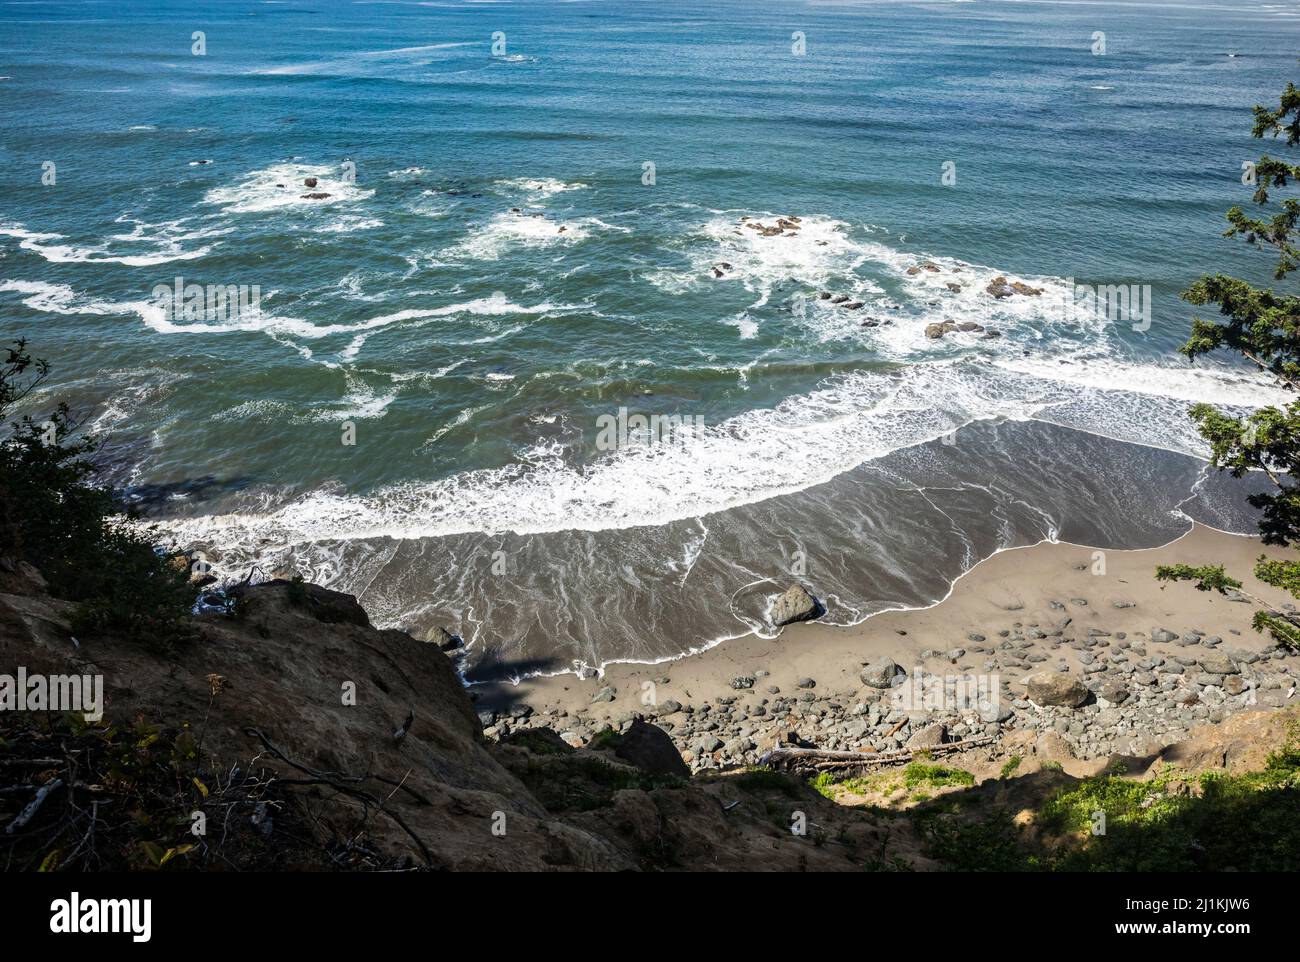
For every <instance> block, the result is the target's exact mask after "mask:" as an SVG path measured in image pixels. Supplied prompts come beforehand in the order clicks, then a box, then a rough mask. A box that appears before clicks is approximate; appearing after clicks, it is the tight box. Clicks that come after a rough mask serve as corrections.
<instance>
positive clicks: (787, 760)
mask: <svg viewBox="0 0 1300 962" xmlns="http://www.w3.org/2000/svg"><path fill="white" fill-rule="evenodd" d="M994 737H995V736H993V735H980V736H978V737H976V738H967V739H966V740H964V741H960V742H945V743H942V744H939V745H933V746H930V747H929V748H902V749H899V750H897V751H892V752H840V751H829V750H826V749H821V748H774V749H773V750H772V751H770V752H768V753H767V754H766V755H764V756H763V757H762V758H761V759H759V762H758V763H759V764H760V765H767V766H768V767H770V768H775V769H780V770H781V771H829V770H831V769H836V768H859V767H874V766H876V765H896V764H898V763H899V762H907V761H911V760H912V759H913V758H914V757H915V756H916V755H918V754H920V753H922V752H924V753H927V754H929V755H932V756H933V755H948V754H951V753H952V752H960V751H965V750H966V749H967V748H974V747H976V746H978V745H987V744H988V743H989V742H991V741H993V739H994Z"/></svg>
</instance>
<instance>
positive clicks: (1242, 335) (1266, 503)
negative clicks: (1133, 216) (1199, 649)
mask: <svg viewBox="0 0 1300 962" xmlns="http://www.w3.org/2000/svg"><path fill="white" fill-rule="evenodd" d="M1251 135H1252V136H1253V137H1255V138H1256V139H1262V138H1265V137H1271V138H1273V139H1274V140H1278V139H1281V140H1283V141H1284V143H1285V145H1286V146H1287V147H1288V148H1295V147H1296V146H1297V145H1300V90H1297V89H1296V86H1295V84H1294V83H1288V84H1287V85H1286V89H1285V90H1284V91H1283V92H1282V96H1281V98H1280V99H1279V101H1278V105H1277V107H1276V108H1270V107H1266V106H1264V105H1263V104H1257V105H1256V106H1255V123H1254V126H1253V127H1252V129H1251ZM1254 174H1255V191H1254V194H1253V196H1252V197H1251V201H1252V202H1253V203H1254V204H1255V205H1256V207H1257V208H1258V209H1259V213H1258V214H1256V215H1252V214H1248V213H1247V212H1246V211H1244V210H1243V209H1242V208H1241V207H1233V208H1232V209H1231V210H1229V211H1228V214H1227V219H1228V229H1227V230H1226V231H1224V236H1225V237H1240V238H1242V239H1243V240H1245V242H1246V243H1247V244H1248V245H1250V246H1252V247H1263V248H1265V249H1267V250H1269V252H1270V253H1271V254H1272V255H1273V256H1275V257H1276V258H1277V260H1276V262H1275V264H1274V266H1273V279H1274V280H1275V281H1279V282H1280V281H1285V280H1286V279H1287V277H1288V275H1290V273H1291V272H1292V271H1294V270H1295V269H1296V268H1297V267H1300V247H1297V242H1296V237H1295V233H1296V229H1297V226H1298V225H1300V200H1297V199H1296V198H1294V197H1287V198H1285V199H1283V200H1281V201H1280V202H1276V201H1275V198H1274V197H1273V193H1274V192H1275V191H1280V190H1284V189H1288V188H1294V186H1295V182H1296V181H1297V180H1300V166H1297V165H1295V164H1291V163H1288V162H1287V161H1285V160H1280V159H1278V158H1276V157H1270V156H1269V155H1268V154H1265V155H1264V156H1262V157H1261V158H1260V159H1259V160H1258V161H1256V162H1255V164H1254ZM1183 297H1184V298H1185V299H1186V300H1187V301H1189V302H1190V303H1192V304H1195V305H1197V306H1200V307H1204V306H1209V305H1213V306H1216V307H1218V309H1219V319H1218V320H1205V319H1203V318H1195V319H1194V320H1193V321H1192V332H1191V337H1190V338H1189V339H1188V340H1187V343H1185V344H1184V345H1183V346H1182V348H1181V349H1180V350H1181V351H1182V353H1183V354H1185V355H1186V356H1187V357H1188V358H1189V359H1190V360H1193V361H1195V360H1196V359H1197V358H1198V357H1201V356H1203V355H1205V354H1209V353H1211V352H1213V351H1217V350H1220V349H1227V350H1231V351H1235V352H1236V353H1238V354H1240V355H1241V356H1242V357H1244V358H1246V359H1247V360H1249V361H1251V362H1252V363H1254V364H1255V365H1257V366H1258V367H1259V368H1260V369H1261V370H1263V371H1267V372H1268V373H1270V374H1273V375H1274V376H1276V377H1277V379H1278V381H1279V382H1280V383H1281V384H1282V385H1283V386H1285V387H1286V388H1288V389H1290V390H1295V389H1296V388H1297V387H1300V297H1298V296H1297V295H1296V294H1295V293H1294V292H1293V291H1275V290H1273V289H1272V288H1259V287H1256V286H1255V285H1253V284H1251V283H1250V282H1248V281H1244V280H1241V279H1240V278H1236V277H1229V276H1227V275H1225V274H1213V275H1207V276H1204V277H1202V278H1200V280H1198V281H1196V282H1195V283H1194V284H1192V286H1191V287H1190V288H1188V289H1187V290H1186V291H1185V292H1184V293H1183ZM1189 413H1190V415H1191V417H1192V420H1193V421H1195V422H1196V425H1197V429H1198V430H1199V431H1200V434H1201V436H1202V437H1203V438H1205V440H1206V441H1207V442H1208V443H1209V445H1210V464H1211V465H1213V466H1214V467H1216V468H1218V469H1219V470H1221V471H1228V472H1230V473H1231V474H1232V475H1233V476H1234V477H1238V478H1240V477H1243V476H1244V475H1245V474H1246V473H1247V472H1249V471H1258V472H1262V473H1263V475H1264V476H1265V477H1267V478H1268V480H1269V482H1270V484H1271V488H1270V489H1269V490H1267V491H1262V492H1259V493H1256V494H1253V495H1251V496H1250V497H1249V498H1248V499H1247V500H1248V502H1249V503H1250V504H1251V506H1252V507H1254V508H1256V509H1258V510H1259V511H1260V513H1261V517H1260V522H1259V529H1260V534H1261V535H1262V537H1263V541H1264V543H1265V544H1270V545H1282V546H1287V545H1291V544H1294V543H1296V542H1298V541H1300V486H1297V484H1296V481H1295V479H1296V478H1297V477H1300V470H1298V469H1300V399H1297V400H1295V401H1292V402H1290V403H1289V404H1287V405H1286V406H1285V407H1282V408H1278V407H1273V406H1269V407H1264V408H1260V409H1259V410H1257V411H1254V412H1252V413H1250V414H1248V415H1246V416H1245V417H1237V416H1235V415H1233V414H1231V413H1228V412H1225V411H1222V410H1220V409H1219V408H1216V407H1214V405H1212V404H1196V405H1193V407H1192V408H1191V410H1190V412H1189ZM1255 576H1256V577H1257V578H1259V579H1260V580H1261V581H1263V582H1265V583H1267V584H1271V585H1275V586H1276V587H1279V588H1284V589H1286V590H1287V591H1289V592H1290V593H1291V594H1292V595H1293V596H1295V597H1300V563H1297V562H1293V561H1277V560H1269V559H1267V558H1263V557H1261V558H1260V559H1259V562H1258V563H1257V564H1256V566H1255ZM1156 577H1157V578H1159V579H1161V580H1162V581H1192V582H1194V583H1195V584H1196V587H1197V588H1198V589H1200V590H1202V591H1210V590H1215V591H1219V592H1222V593H1226V592H1227V591H1229V590H1238V589H1240V588H1241V583H1240V582H1238V581H1236V580H1234V579H1232V578H1230V577H1229V576H1228V575H1227V574H1226V573H1225V572H1224V570H1223V567H1222V566H1217V567H1215V566H1207V567H1202V568H1193V567H1191V566H1189V565H1173V566H1164V567H1161V568H1159V569H1157V572H1156ZM1253 600H1256V601H1258V599H1253ZM1260 604H1261V605H1263V609H1264V610H1261V611H1259V612H1258V613H1257V614H1256V616H1255V622H1254V626H1255V630H1256V631H1268V632H1270V633H1271V634H1272V635H1273V637H1274V638H1275V639H1277V640H1278V642H1280V643H1282V644H1288V645H1292V646H1295V647H1300V623H1298V622H1297V620H1296V618H1295V616H1294V615H1293V614H1292V613H1291V612H1287V611H1281V610H1279V609H1276V608H1274V607H1272V606H1270V605H1266V604H1264V603H1263V602H1260Z"/></svg>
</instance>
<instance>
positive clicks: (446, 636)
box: [424, 628, 465, 651]
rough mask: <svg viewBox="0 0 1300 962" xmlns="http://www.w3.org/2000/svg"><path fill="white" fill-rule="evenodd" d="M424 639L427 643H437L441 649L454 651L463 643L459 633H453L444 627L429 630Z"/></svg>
mask: <svg viewBox="0 0 1300 962" xmlns="http://www.w3.org/2000/svg"><path fill="white" fill-rule="evenodd" d="M424 640H425V641H427V642H429V644H432V645H437V646H438V647H439V648H440V649H441V650H443V651H455V650H456V649H457V648H460V647H461V646H462V645H464V644H465V642H464V641H462V640H461V639H460V636H459V635H453V634H452V633H451V632H450V631H448V630H447V629H446V628H434V629H433V630H432V631H430V632H429V637H427V638H426V639H424Z"/></svg>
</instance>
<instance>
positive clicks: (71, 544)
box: [0, 340, 194, 650]
mask: <svg viewBox="0 0 1300 962" xmlns="http://www.w3.org/2000/svg"><path fill="white" fill-rule="evenodd" d="M49 371H50V368H49V365H48V364H47V363H46V362H45V361H43V360H39V359H35V358H33V357H32V356H31V354H29V353H28V352H27V345H26V342H25V341H22V340H19V341H16V342H14V344H13V345H12V346H11V347H8V348H5V349H3V357H0V556H3V557H9V558H16V559H21V560H23V561H27V562H29V563H30V564H32V565H34V566H35V567H36V568H37V569H38V570H39V571H40V572H41V574H42V575H44V577H45V579H46V580H47V581H48V582H49V585H50V592H51V593H52V594H54V595H55V596H56V597H59V598H63V599H65V600H68V601H75V602H79V603H80V605H79V608H78V611H77V614H76V617H75V618H74V630H76V631H78V632H80V633H98V632H111V633H114V634H117V635H119V636H122V637H126V638H128V639H131V640H135V641H140V642H143V643H145V644H148V645H149V646H151V647H153V648H156V649H163V650H170V649H171V648H173V647H174V646H175V645H176V644H178V643H180V642H183V641H186V640H188V639H189V638H191V637H192V628H191V627H190V626H189V619H188V618H187V614H188V611H189V608H190V605H191V604H192V602H193V594H194V593H193V591H192V590H191V589H190V588H189V586H188V572H186V571H181V570H178V569H177V568H175V567H173V566H172V565H171V564H170V563H169V562H168V561H167V560H166V559H164V558H163V557H161V556H160V555H159V554H158V552H157V551H155V549H154V546H153V544H152V540H151V538H150V537H149V531H148V529H147V528H145V527H144V526H143V525H141V524H140V522H139V520H138V518H136V517H135V516H134V515H133V514H132V513H131V512H130V511H129V510H128V509H126V508H125V507H124V506H123V505H122V504H121V503H119V501H118V500H117V498H116V497H115V495H114V493H113V491H112V490H110V489H109V488H108V487H107V486H105V485H102V484H99V483H97V481H96V476H97V474H98V469H97V467H96V465H95V463H94V461H93V456H94V455H95V453H96V452H97V451H98V450H99V444H100V442H99V439H97V438H95V437H93V436H90V435H86V434H82V433H81V432H80V430H79V429H80V426H81V425H80V423H79V422H78V421H76V420H75V419H74V418H73V417H72V415H71V413H70V411H69V409H68V407H67V405H66V404H58V405H57V406H56V407H55V408H54V409H53V410H52V411H50V412H49V413H48V414H47V415H46V416H44V417H33V416H32V415H30V414H28V415H24V416H22V417H20V418H17V419H14V418H13V412H14V408H15V406H16V405H18V404H20V403H22V402H24V401H25V400H27V399H29V398H32V397H33V392H34V391H36V389H37V388H39V387H40V386H41V385H42V384H43V383H44V382H45V381H46V379H47V378H48V377H49Z"/></svg>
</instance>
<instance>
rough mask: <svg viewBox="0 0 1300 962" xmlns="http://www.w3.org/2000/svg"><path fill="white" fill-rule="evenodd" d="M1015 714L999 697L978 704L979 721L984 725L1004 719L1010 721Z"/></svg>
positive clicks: (997, 722)
mask: <svg viewBox="0 0 1300 962" xmlns="http://www.w3.org/2000/svg"><path fill="white" fill-rule="evenodd" d="M1014 716H1015V712H1014V711H1012V710H1011V706H1010V705H1008V704H1007V703H1006V702H1005V701H1004V700H1002V699H1001V698H997V699H994V700H992V701H988V702H983V703H981V704H980V721H982V722H984V723H985V724H986V725H992V724H999V723H1001V722H1004V721H1010V720H1011V719H1012V718H1013V717H1014Z"/></svg>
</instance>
